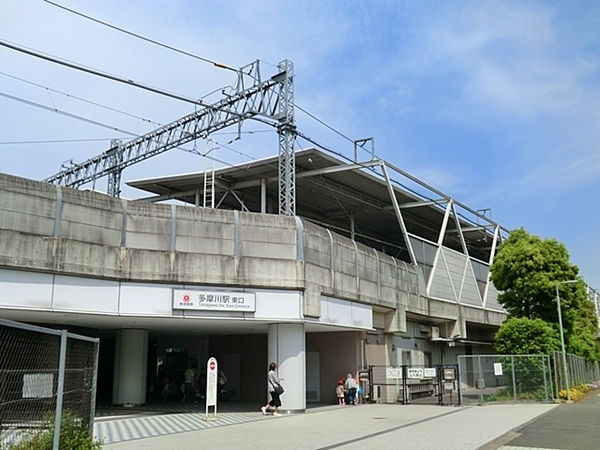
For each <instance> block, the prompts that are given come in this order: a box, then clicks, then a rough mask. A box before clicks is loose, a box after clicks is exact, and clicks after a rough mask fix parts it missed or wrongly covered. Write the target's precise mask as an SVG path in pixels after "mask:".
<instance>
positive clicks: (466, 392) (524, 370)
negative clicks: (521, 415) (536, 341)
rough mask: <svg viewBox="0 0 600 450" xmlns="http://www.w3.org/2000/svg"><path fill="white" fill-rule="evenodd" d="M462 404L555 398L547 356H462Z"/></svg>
mask: <svg viewBox="0 0 600 450" xmlns="http://www.w3.org/2000/svg"><path fill="white" fill-rule="evenodd" d="M458 367H459V373H460V375H459V379H460V398H461V403H462V404H467V405H468V404H480V405H482V404H484V403H491V402H504V403H508V402H510V403H517V402H550V401H552V399H553V398H554V390H553V387H552V370H551V369H552V367H551V361H550V357H549V356H547V355H473V356H467V355H462V356H459V357H458Z"/></svg>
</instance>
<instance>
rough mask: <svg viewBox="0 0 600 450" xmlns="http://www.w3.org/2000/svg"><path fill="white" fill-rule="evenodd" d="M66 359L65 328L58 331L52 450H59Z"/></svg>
mask: <svg viewBox="0 0 600 450" xmlns="http://www.w3.org/2000/svg"><path fill="white" fill-rule="evenodd" d="M66 361H67V330H61V332H60V359H59V363H58V388H57V390H56V413H55V415H54V441H53V443H52V450H59V449H58V446H59V444H60V424H61V422H62V405H63V394H64V392H65V367H66Z"/></svg>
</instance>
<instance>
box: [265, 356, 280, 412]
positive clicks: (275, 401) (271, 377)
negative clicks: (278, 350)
mask: <svg viewBox="0 0 600 450" xmlns="http://www.w3.org/2000/svg"><path fill="white" fill-rule="evenodd" d="M276 369H277V364H276V363H274V362H272V363H271V364H269V373H268V375H267V388H268V390H269V394H271V401H270V402H269V403H267V404H266V405H265V406H263V407H262V408H260V410H261V411H262V413H263V414H264V415H266V414H267V410H268V409H269V408H275V412H274V413H273V415H274V416H275V417H279V416H281V414H279V407H280V406H281V399H280V398H279V394H278V393H277V389H276V388H277V387H278V386H280V384H279V383H280V382H281V381H283V378H279V377H278V376H277V373H276V372H275V370H276Z"/></svg>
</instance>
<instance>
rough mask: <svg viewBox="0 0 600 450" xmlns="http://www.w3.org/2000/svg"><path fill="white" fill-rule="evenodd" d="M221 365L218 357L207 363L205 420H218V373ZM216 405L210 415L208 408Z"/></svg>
mask: <svg viewBox="0 0 600 450" xmlns="http://www.w3.org/2000/svg"><path fill="white" fill-rule="evenodd" d="M218 373H219V366H218V364H217V360H216V358H210V359H209V360H208V362H207V363H206V414H205V416H204V420H217V397H218V395H217V379H218V376H217V374H218ZM210 406H213V407H214V413H213V416H209V415H208V408H209V407H210Z"/></svg>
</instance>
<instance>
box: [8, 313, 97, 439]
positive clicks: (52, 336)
mask: <svg viewBox="0 0 600 450" xmlns="http://www.w3.org/2000/svg"><path fill="white" fill-rule="evenodd" d="M0 342H1V343H2V345H0V448H1V449H4V448H6V447H7V446H9V445H10V444H12V443H15V442H18V441H20V440H22V439H24V438H26V437H27V436H30V435H31V434H32V433H35V432H37V431H40V429H42V428H43V427H48V425H47V424H48V423H54V424H55V425H56V424H60V423H61V417H62V415H63V411H67V410H68V411H69V412H70V415H71V417H72V418H73V419H75V420H77V421H79V422H81V423H85V424H87V425H89V427H90V431H91V430H92V427H93V420H94V409H95V398H96V374H97V367H98V349H99V340H98V339H93V338H89V337H85V336H79V335H76V334H72V333H67V332H66V331H64V330H63V331H57V330H51V329H47V328H41V327H37V326H32V325H27V324H21V323H16V322H12V321H9V320H4V319H0ZM54 430H57V431H58V430H60V426H54ZM55 434H56V436H55V438H54V443H55V446H54V448H58V433H55Z"/></svg>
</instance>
